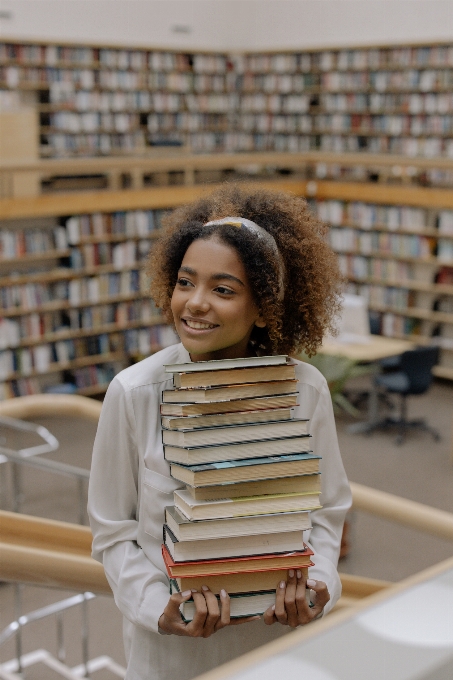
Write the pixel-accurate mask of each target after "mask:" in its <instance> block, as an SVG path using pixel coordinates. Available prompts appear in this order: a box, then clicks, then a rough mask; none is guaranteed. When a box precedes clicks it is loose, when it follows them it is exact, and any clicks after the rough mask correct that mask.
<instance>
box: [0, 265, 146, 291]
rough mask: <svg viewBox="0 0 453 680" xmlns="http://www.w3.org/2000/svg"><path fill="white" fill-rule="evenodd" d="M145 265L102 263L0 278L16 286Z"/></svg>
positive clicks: (130, 269)
mask: <svg viewBox="0 0 453 680" xmlns="http://www.w3.org/2000/svg"><path fill="white" fill-rule="evenodd" d="M142 267H143V262H142V261H140V262H137V263H135V264H129V265H124V266H123V267H121V268H118V267H117V266H115V265H113V264H100V265H98V266H97V267H87V268H86V269H69V267H68V268H64V269H63V270H61V271H60V270H56V271H52V272H35V273H31V274H16V273H14V274H11V275H10V276H3V277H1V278H0V286H16V285H21V284H25V283H45V282H51V281H70V280H72V279H81V278H82V279H83V278H88V277H90V276H99V275H101V274H120V273H121V272H124V271H134V270H139V269H141V268H142Z"/></svg>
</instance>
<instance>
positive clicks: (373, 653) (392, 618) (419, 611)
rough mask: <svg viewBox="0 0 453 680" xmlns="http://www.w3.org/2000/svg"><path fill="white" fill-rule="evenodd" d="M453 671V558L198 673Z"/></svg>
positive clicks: (345, 679) (358, 677)
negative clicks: (210, 669) (232, 659)
mask: <svg viewBox="0 0 453 680" xmlns="http://www.w3.org/2000/svg"><path fill="white" fill-rule="evenodd" d="M246 625H248V624H246ZM275 625H277V624H275ZM452 677H453V559H449V560H446V561H445V562H442V563H441V564H438V565H436V566H435V567H431V568H430V569H427V570H425V571H423V572H421V573H420V574H416V575H415V576H412V577H410V578H409V579H405V580H404V581H401V582H400V583H398V584H396V585H395V586H392V587H391V588H389V589H386V590H385V591H383V592H381V593H378V594H377V595H372V596H371V597H367V598H365V599H363V600H362V601H361V602H360V604H358V605H355V606H354V607H352V608H351V609H349V610H347V611H343V612H341V611H340V612H338V613H333V614H329V616H327V617H325V618H324V619H321V620H320V621H315V622H314V623H312V624H310V625H309V626H303V627H301V628H299V629H297V630H296V631H295V632H293V633H291V634H289V635H284V636H283V637H282V638H280V639H279V640H275V641H274V642H272V643H270V644H268V645H266V646H265V647H261V648H259V649H257V650H255V651H253V652H251V653H249V654H246V655H244V656H243V657H240V658H239V659H236V660H234V661H232V662H230V663H228V664H226V665H225V666H222V667H220V668H218V669H216V670H214V671H211V672H210V673H207V674H205V675H203V676H201V677H200V678H199V679H198V680H274V678H294V680H300V679H301V678H306V679H307V680H308V679H309V680H382V679H383V678H385V680H447V678H448V679H450V678H452Z"/></svg>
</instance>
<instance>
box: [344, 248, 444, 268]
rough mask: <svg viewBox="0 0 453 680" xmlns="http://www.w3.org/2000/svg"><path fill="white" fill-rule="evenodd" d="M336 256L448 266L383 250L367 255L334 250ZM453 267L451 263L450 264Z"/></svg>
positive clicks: (435, 261)
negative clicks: (355, 256) (354, 256)
mask: <svg viewBox="0 0 453 680" xmlns="http://www.w3.org/2000/svg"><path fill="white" fill-rule="evenodd" d="M335 252H336V253H337V255H358V256H360V257H375V258H378V259H380V260H398V261H399V262H412V263H417V264H429V265H432V266H433V267H440V266H442V265H445V266H447V267H448V266H449V263H448V262H440V261H439V260H438V259H437V258H436V257H409V256H406V255H395V253H388V252H387V251H385V250H372V251H370V252H368V253H363V252H361V251H360V250H335ZM451 266H453V262H452V264H451Z"/></svg>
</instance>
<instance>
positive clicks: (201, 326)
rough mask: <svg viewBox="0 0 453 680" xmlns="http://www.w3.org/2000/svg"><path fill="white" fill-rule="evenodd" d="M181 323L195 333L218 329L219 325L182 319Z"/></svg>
mask: <svg viewBox="0 0 453 680" xmlns="http://www.w3.org/2000/svg"><path fill="white" fill-rule="evenodd" d="M181 321H182V323H183V324H184V325H185V326H186V327H187V328H190V329H191V330H193V331H210V330H212V329H213V328H218V324H214V323H208V322H206V321H194V320H193V319H181Z"/></svg>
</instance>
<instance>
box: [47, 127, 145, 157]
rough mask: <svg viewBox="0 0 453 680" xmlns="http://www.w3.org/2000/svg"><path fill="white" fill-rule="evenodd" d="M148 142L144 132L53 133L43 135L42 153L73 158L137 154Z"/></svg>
mask: <svg viewBox="0 0 453 680" xmlns="http://www.w3.org/2000/svg"><path fill="white" fill-rule="evenodd" d="M146 145H147V140H146V137H145V135H144V133H143V132H134V133H110V134H108V133H103V134H80V135H68V134H65V133H53V134H43V135H41V151H42V153H44V155H45V154H46V152H49V153H51V154H55V155H56V156H71V155H78V154H85V153H86V154H88V155H94V156H96V155H104V156H108V155H109V154H111V153H113V152H118V153H135V152H136V151H137V150H143V149H144V148H145V147H146Z"/></svg>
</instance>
